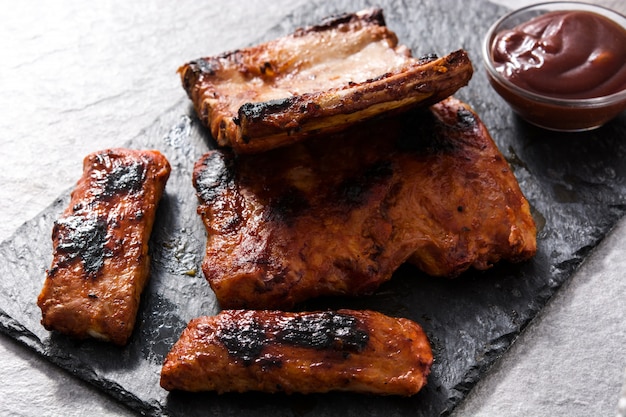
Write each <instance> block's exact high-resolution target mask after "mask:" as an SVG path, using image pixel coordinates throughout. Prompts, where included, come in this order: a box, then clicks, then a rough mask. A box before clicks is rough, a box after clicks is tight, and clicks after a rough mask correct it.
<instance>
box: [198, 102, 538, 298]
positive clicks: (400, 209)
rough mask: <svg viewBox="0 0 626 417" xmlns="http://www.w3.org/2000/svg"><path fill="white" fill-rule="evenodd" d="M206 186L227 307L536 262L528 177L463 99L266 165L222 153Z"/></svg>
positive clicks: (293, 150) (212, 157) (208, 167)
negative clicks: (401, 270) (523, 181)
mask: <svg viewBox="0 0 626 417" xmlns="http://www.w3.org/2000/svg"><path fill="white" fill-rule="evenodd" d="M193 181H194V186H195V188H196V190H197V195H198V198H199V207H198V213H199V214H200V216H201V217H202V220H203V222H204V225H205V227H206V229H207V235H208V236H207V245H206V253H205V258H204V261H203V265H202V269H203V272H204V274H205V277H206V278H207V279H208V281H209V283H210V284H211V287H212V288H213V290H214V292H215V294H216V296H217V298H218V301H219V302H220V304H221V305H222V307H223V308H291V307H292V306H294V305H295V304H296V303H298V302H301V301H304V300H306V299H309V298H312V297H318V296H322V295H360V294H367V293H371V292H372V291H374V290H375V289H376V288H377V287H378V286H379V285H380V284H381V283H383V282H384V281H386V280H388V279H389V278H390V277H391V275H392V274H393V272H394V271H395V270H396V269H397V268H398V267H399V266H400V265H401V264H402V263H403V262H406V261H408V262H410V263H412V264H415V265H417V266H418V267H419V268H421V269H422V270H423V271H425V272H426V273H428V274H431V275H435V276H456V275H458V274H460V273H461V272H463V271H465V270H467V269H468V268H470V267H474V268H477V269H487V268H489V267H490V266H491V265H492V264H493V263H495V262H498V261H499V260H501V259H504V260H509V261H513V262H515V261H522V260H525V259H528V258H530V257H532V256H533V255H534V253H535V251H536V228H535V224H534V221H533V219H532V217H531V215H530V209H529V205H528V202H527V200H526V199H525V197H524V195H523V194H522V192H521V190H520V187H519V184H518V183H517V180H516V178H515V177H514V175H513V173H512V172H511V170H510V168H509V165H508V164H507V162H506V160H505V159H504V157H503V156H502V154H501V153H500V151H499V150H498V148H497V147H496V145H495V144H494V142H493V140H492V139H491V137H490V136H489V133H488V132H487V130H486V128H485V126H484V125H483V124H482V122H481V121H480V120H479V118H478V116H477V115H476V114H475V113H474V112H473V111H472V110H471V109H470V108H469V106H467V105H465V104H463V103H462V102H460V101H458V100H456V99H454V98H449V99H447V100H444V101H442V102H440V103H438V104H436V105H434V106H432V107H431V109H430V110H415V111H412V112H410V113H406V114H403V115H397V116H395V117H391V118H385V119H379V120H375V121H374V120H373V121H370V122H365V123H363V124H360V125H358V126H354V127H353V128H351V129H350V130H348V131H345V132H343V133H340V134H338V136H334V137H328V138H324V139H321V138H320V139H316V140H308V141H304V142H301V143H299V144H295V145H293V146H290V147H285V148H280V149H275V150H273V151H269V152H266V153H263V154H257V155H239V156H237V155H235V154H233V153H231V152H229V151H227V150H214V151H211V152H208V153H207V154H205V155H204V156H203V157H202V158H201V159H200V160H199V161H198V162H197V163H196V166H195V170H194V175H193Z"/></svg>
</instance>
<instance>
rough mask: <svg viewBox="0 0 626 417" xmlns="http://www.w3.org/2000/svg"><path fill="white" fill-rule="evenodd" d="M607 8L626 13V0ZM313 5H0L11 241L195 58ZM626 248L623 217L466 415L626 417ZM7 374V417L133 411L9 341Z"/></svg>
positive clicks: (147, 116) (3, 157)
mask: <svg viewBox="0 0 626 417" xmlns="http://www.w3.org/2000/svg"><path fill="white" fill-rule="evenodd" d="M593 2H597V3H601V4H603V5H606V6H608V7H611V8H613V9H615V10H617V11H620V12H621V13H626V1H624V0H605V1H600V0H594V1H593ZM304 3H305V0H296V1H293V0H292V1H276V0H274V1H268V0H255V1H249V2H245V4H244V3H243V2H241V3H236V2H231V1H224V0H220V1H211V2H194V1H189V0H185V1H177V2H166V1H152V2H150V1H135V2H125V1H115V0H111V1H100V2H84V1H79V0H61V1H57V2H54V4H46V5H45V6H44V5H43V4H42V3H40V2H35V1H23V2H10V1H4V0H2V1H0V21H1V24H0V53H1V55H0V56H1V58H0V144H1V149H2V151H1V152H0V161H1V163H2V165H1V166H2V169H0V213H1V214H2V222H0V241H3V240H6V239H7V238H9V237H10V236H11V234H12V233H13V232H14V231H15V229H16V228H17V227H18V226H19V225H21V224H22V223H23V222H25V221H27V220H29V219H31V218H32V217H34V216H35V215H37V214H38V213H39V212H40V211H41V210H43V209H44V208H45V207H46V206H48V205H49V204H50V203H51V202H52V201H54V199H55V198H56V197H57V196H58V195H60V194H61V193H63V192H64V191H66V190H67V189H68V188H70V187H71V186H72V185H73V184H74V183H75V181H76V179H77V178H78V177H79V176H80V174H81V167H80V164H77V163H76V161H77V160H82V157H83V156H84V155H85V154H87V153H88V152H90V151H92V150H94V149H100V148H105V147H108V146H114V145H117V144H119V143H120V141H125V140H127V139H130V138H132V137H134V136H136V135H137V134H138V133H139V132H140V131H141V129H143V128H145V127H147V126H149V125H150V124H151V123H152V122H153V121H154V120H155V119H156V118H157V117H158V116H159V115H160V114H162V113H163V112H164V111H165V110H166V109H167V108H168V107H169V106H171V105H172V103H176V102H177V101H178V100H179V99H180V98H181V96H183V94H184V92H183V91H182V89H181V87H180V84H179V80H178V77H176V76H175V74H173V71H174V70H175V69H176V68H177V67H178V66H179V65H180V64H181V63H183V62H186V61H187V60H189V58H190V57H197V56H203V55H209V54H213V53H219V52H221V51H225V50H229V49H233V48H236V47H240V46H242V45H241V44H240V39H250V40H253V39H255V37H256V34H258V33H259V32H261V31H263V30H264V29H268V28H270V27H272V26H273V25H275V24H276V20H277V16H281V15H284V14H286V13H288V12H289V10H291V9H295V8H297V7H299V6H300V5H302V4H304ZM497 3H500V4H503V5H505V6H507V7H511V8H513V7H521V6H523V5H525V4H529V3H533V1H514V0H498V1H497ZM207 22H209V23H210V24H207ZM490 23H491V22H485V30H486V28H487V26H488V25H489V24H490ZM112 62H114V65H112V64H111V63H112ZM86 75H87V76H86ZM625 163H626V161H625ZM625 248H626V219H622V221H620V222H619V224H618V225H617V226H616V228H615V229H614V230H613V232H612V233H611V234H610V235H609V236H608V237H607V238H606V239H605V240H604V241H603V242H602V243H601V244H600V245H599V247H597V248H596V250H594V252H593V253H592V255H591V256H590V257H589V258H588V259H587V260H586V261H585V263H584V264H583V265H582V267H581V268H580V269H579V271H578V272H577V273H576V274H575V275H574V276H573V277H572V279H571V280H570V281H569V282H568V283H567V284H565V285H564V286H563V288H562V289H561V290H560V291H559V292H558V294H557V295H556V296H555V297H554V299H552V300H551V301H550V302H549V304H548V305H547V306H546V308H545V309H544V310H542V312H541V313H540V314H539V316H538V317H537V318H536V319H535V320H534V321H533V323H531V325H529V326H528V328H527V329H526V331H525V332H524V333H523V334H522V335H521V336H520V337H519V338H518V340H517V341H516V343H515V344H514V345H513V347H512V348H511V349H510V350H509V351H508V352H507V353H506V354H505V355H504V356H503V357H502V358H501V360H499V361H498V362H497V363H496V365H495V366H494V367H493V368H492V370H491V371H490V372H489V373H488V374H487V375H486V376H485V377H484V378H483V379H482V380H481V381H480V382H479V383H478V384H477V386H476V387H475V388H474V389H473V390H472V392H471V393H470V395H469V396H468V398H467V399H466V400H465V401H464V402H463V403H462V404H461V406H460V407H458V408H457V410H456V411H455V413H454V415H455V416H621V417H626V392H624V388H623V387H624V385H625V384H624V382H625V381H626V374H625V370H626V353H625V352H626V347H625V346H626V303H625V302H624V294H626V280H624V272H623V271H625V270H626V256H624V255H626V249H625ZM2 279H11V277H2ZM0 369H1V371H0V415H1V416H13V415H17V416H83V415H105V416H127V415H133V414H132V412H130V411H129V410H127V409H126V408H125V407H123V406H122V405H120V404H118V403H117V402H115V401H112V400H111V399H109V398H108V397H107V396H106V395H105V394H103V393H101V392H100V391H97V390H95V389H93V388H91V387H90V386H88V385H86V384H84V383H83V382H81V381H79V380H77V379H76V378H75V377H73V376H72V375H71V374H70V373H68V372H65V371H63V370H61V369H59V368H57V367H55V366H53V365H50V364H49V363H48V362H46V361H45V360H43V359H41V358H39V357H38V356H37V355H35V354H33V353H31V352H30V351H28V350H26V349H25V348H24V347H23V346H21V345H19V344H17V343H16V342H15V341H13V340H12V339H10V338H8V337H6V336H4V335H0Z"/></svg>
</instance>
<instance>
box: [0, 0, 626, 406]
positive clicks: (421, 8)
mask: <svg viewBox="0 0 626 417" xmlns="http://www.w3.org/2000/svg"><path fill="white" fill-rule="evenodd" d="M371 5H375V6H380V7H382V8H383V9H384V10H385V15H386V20H387V24H388V25H389V26H390V27H391V28H392V29H393V30H394V31H396V33H397V34H398V37H399V39H400V41H401V42H402V43H404V44H406V45H408V46H409V47H411V49H412V50H413V53H414V55H416V56H420V55H425V54H429V53H433V52H434V53H437V54H439V55H443V54H446V53H447V52H449V51H452V50H455V49H458V48H464V49H466V50H468V51H469V53H470V56H471V58H472V59H473V61H474V64H475V71H476V72H475V75H474V77H473V79H472V81H471V82H470V85H469V86H468V87H466V88H464V89H463V90H462V91H460V92H459V93H458V94H457V96H458V97H459V98H461V99H463V100H465V101H467V102H468V103H470V104H471V105H472V106H473V107H474V109H475V110H476V111H477V113H478V114H479V115H480V116H481V118H482V119H483V121H484V122H485V124H486V125H487V126H488V128H489V129H490V132H491V134H492V136H493V137H494V139H495V141H496V143H497V144H498V146H499V148H500V150H501V151H502V152H503V154H504V155H505V157H506V158H507V160H508V161H509V163H510V164H511V167H512V168H513V170H514V172H515V175H516V176H517V178H518V180H519V182H520V185H521V188H522V190H523V191H524V193H525V195H526V196H527V197H528V199H529V201H530V203H531V205H532V208H533V215H534V216H535V218H536V220H537V223H538V226H539V235H538V248H539V250H538V253H537V256H536V257H535V258H534V259H533V260H532V261H529V262H526V263H523V264H518V265H510V264H500V265H497V266H496V267H494V268H493V269H491V270H489V271H487V272H475V271H470V272H468V273H466V274H464V275H463V276H461V277H460V278H458V279H456V280H453V281H449V280H445V279H434V278H430V277H428V276H425V275H424V274H422V273H420V272H419V271H418V270H416V269H415V268H413V267H411V266H403V267H401V268H400V270H398V272H397V273H396V274H395V276H394V278H393V279H392V280H391V281H390V282H388V283H387V284H385V285H383V286H382V287H381V288H380V290H379V291H377V292H376V293H375V294H373V295H372V296H369V297H363V298H358V299H349V300H346V299H330V300H316V301H313V302H310V303H309V304H308V305H307V306H306V307H307V308H310V309H313V308H328V307H350V308H371V309H375V310H379V311H382V312H384V313H386V314H389V315H392V316H403V317H408V318H411V319H413V320H415V321H417V322H418V323H420V324H421V325H422V326H423V327H424V329H425V331H426V332H427V334H428V336H429V338H430V340H431V343H432V345H433V350H434V354H435V363H434V366H433V369H432V374H431V376H430V377H429V383H428V385H427V387H426V388H425V389H424V390H423V391H422V392H420V393H419V394H418V395H416V396H414V397H411V398H396V397H376V396H364V395H355V394H327V395H309V396H303V395H290V396H288V395H265V394H257V393H254V394H243V395H234V394H228V395H221V396H218V395H215V394H212V393H206V394H184V393H172V394H168V393H167V392H166V391H164V390H162V389H161V388H160V387H159V385H158V380H159V372H160V368H161V363H162V361H163V359H164V357H165V355H166V354H167V352H168V351H169V349H170V347H171V346H172V344H173V343H174V342H175V341H176V340H177V338H178V336H179V334H180V333H181V331H182V329H183V328H184V326H185V325H186V323H187V322H188V320H190V319H191V318H193V317H196V316H199V315H207V314H214V313H216V312H217V311H218V306H217V304H216V302H215V297H214V295H213V293H212V291H211V290H210V288H209V286H208V284H207V283H206V281H205V280H204V278H203V276H202V273H201V272H200V263H201V260H202V255H203V250H204V243H205V231H204V228H203V227H202V224H201V222H200V219H199V217H198V216H197V215H196V211H195V210H196V199H195V195H194V190H193V188H192V186H191V170H192V167H193V163H194V162H195V161H196V160H197V159H198V158H199V157H200V156H201V155H202V154H203V153H204V152H205V151H206V150H208V149H209V148H210V147H211V146H212V140H211V138H210V137H209V135H208V133H207V132H206V130H205V129H204V128H202V127H201V126H200V124H199V123H198V121H197V119H196V118H195V116H194V114H193V111H192V108H191V106H190V104H189V102H188V100H187V99H186V98H184V97H183V98H181V100H180V101H179V103H177V104H176V105H175V106H173V107H172V108H171V109H170V110H168V111H167V112H165V113H164V114H163V115H162V117H161V118H159V120H157V121H155V123H154V124H153V125H152V126H150V127H149V128H148V129H146V130H145V131H144V132H142V133H141V134H140V135H139V136H137V137H135V138H133V139H131V140H130V142H128V143H124V142H121V143H120V146H129V147H133V148H157V149H160V150H161V151H163V152H164V153H165V155H166V156H167V157H168V159H169V160H170V162H171V164H172V167H173V172H172V176H171V177H170V180H169V182H168V185H167V188H166V195H165V196H164V198H163V200H162V202H161V204H160V207H159V212H158V217H157V222H156V224H155V228H154V233H153V236H152V239H151V254H152V258H153V262H152V269H151V274H152V278H151V281H150V283H149V286H148V288H147V289H146V291H145V294H144V296H143V297H142V301H141V308H140V312H139V316H138V320H137V326H136V329H135V332H134V335H133V337H132V340H131V342H130V344H129V345H128V346H126V347H124V348H117V347H113V346H111V345H109V344H104V343H99V342H94V341H84V342H77V341H73V340H70V339H68V338H66V337H64V336H60V335H56V334H51V333H49V332H47V331H45V330H44V329H43V327H41V325H40V324H39V320H40V317H41V316H40V311H39V309H38V308H37V306H36V298H37V295H38V293H39V291H40V290H41V286H42V284H43V280H44V277H45V269H46V268H47V267H48V266H49V265H50V261H51V259H52V253H51V250H52V243H51V239H50V234H51V230H52V224H53V222H54V220H55V219H56V218H57V217H58V216H59V214H60V213H61V211H62V210H63V209H64V208H65V206H66V204H67V202H68V201H69V191H70V190H68V191H67V192H66V193H64V194H63V195H62V196H60V197H59V198H58V199H57V200H56V201H54V202H53V203H52V204H51V205H50V207H48V208H47V209H46V210H44V211H43V212H42V213H41V214H40V215H38V216H36V217H35V218H34V219H32V220H31V221H29V222H27V223H26V224H24V225H23V226H22V227H21V228H20V229H18V230H17V231H16V233H15V234H14V235H13V236H12V237H11V238H10V239H9V240H7V241H5V242H3V243H2V244H1V245H0V272H1V273H2V276H3V277H4V279H3V280H1V281H0V306H1V310H0V330H2V331H3V332H4V333H6V334H8V335H10V336H12V337H14V338H15V339H17V340H18V341H20V342H22V343H23V344H25V345H27V346H29V347H30V348H32V349H34V350H35V351H36V352H38V353H40V354H41V355H43V356H45V357H47V358H48V359H50V360H51V361H52V362H54V363H56V364H58V365H59V366H61V367H63V368H65V369H67V370H69V371H70V372H72V373H74V374H75V375H76V376H77V377H79V378H82V379H84V380H87V381H89V382H91V383H93V384H94V385H96V386H98V387H100V388H101V389H102V390H104V391H106V392H108V393H109V394H111V395H112V396H114V397H115V398H118V399H119V400H120V401H122V402H124V403H125V404H127V405H128V406H130V407H131V408H133V409H135V410H137V411H138V412H140V413H142V414H146V415H171V416H177V415H189V416H195V415H216V416H231V415H232V416H234V415H237V416H240V415H251V416H265V415H268V414H270V413H271V414H272V415H275V416H292V415H323V416H325V415H340V414H341V415H344V416H360V415H372V416H378V415H380V416H404V415H411V416H436V415H441V414H444V415H445V414H448V413H449V412H451V411H452V410H453V409H454V407H455V406H456V405H457V404H458V403H459V402H460V401H461V400H462V399H463V398H464V397H465V395H466V394H467V392H468V391H469V390H470V389H471V388H472V386H473V385H474V384H475V383H476V381H478V379H479V378H480V377H481V376H482V375H483V374H484V373H485V372H486V371H487V370H488V368H489V367H490V365H492V364H493V362H494V361H495V360H497V358H498V357H499V356H500V355H501V354H502V353H503V352H504V351H505V350H506V349H507V348H508V347H509V346H510V345H511V343H513V342H514V340H515V338H516V337H517V335H518V334H519V333H520V331H521V330H522V329H523V328H524V327H525V326H526V325H527V324H528V323H529V321H530V320H531V319H532V318H533V317H534V316H535V315H536V314H537V312H538V311H539V310H540V309H541V308H542V307H543V306H544V305H545V303H546V301H547V300H548V299H549V298H550V297H551V296H552V295H553V294H554V293H555V292H556V291H557V290H558V289H559V287H560V286H561V285H562V284H563V283H564V282H565V281H566V280H567V279H568V278H569V277H570V276H571V274H572V273H573V272H574V271H575V270H576V268H577V266H578V265H579V264H580V263H581V262H582V261H583V259H584V258H585V257H586V255H587V254H588V253H589V252H590V250H592V249H593V248H594V247H595V246H596V245H597V244H598V243H599V242H600V240H601V239H602V238H603V237H604V236H605V235H606V234H607V233H608V232H609V231H610V229H611V228H612V227H613V225H614V224H615V222H616V221H617V220H618V219H619V218H620V217H621V216H623V214H624V213H625V212H626V163H625V162H624V161H626V158H625V157H626V141H624V138H625V137H626V115H625V114H622V115H621V116H620V117H618V118H617V119H616V120H614V121H613V122H612V123H610V124H608V125H607V126H605V127H603V128H601V129H599V130H596V131H593V132H588V133H580V134H556V133H552V132H547V131H544V130H541V129H538V128H535V127H533V126H530V125H528V124H526V123H525V122H523V121H521V120H520V119H518V118H517V117H516V116H514V115H513V114H512V113H511V111H510V110H509V109H508V107H507V106H506V105H505V104H504V102H503V101H502V100H501V99H500V98H499V97H498V96H497V95H496V94H495V93H494V92H493V91H492V90H491V89H490V87H489V86H488V84H487V81H486V78H485V76H484V74H483V72H482V68H481V65H480V53H479V44H480V41H481V38H482V36H483V35H484V32H485V31H486V29H487V27H488V26H489V25H490V24H491V23H492V22H493V21H495V20H496V19H497V18H498V17H499V16H500V15H501V14H502V13H504V12H505V10H504V9H502V8H499V7H497V6H494V5H492V4H490V3H486V2H481V1H478V0H473V1H464V2H457V1H452V0H448V1H440V0H428V1H427V0H422V1H417V2H411V3H409V2H401V1H380V2H377V3H372V2H367V1H347V0H342V1H335V2H333V4H332V5H331V4H325V3H323V2H320V1H314V2H311V3H310V4H308V5H307V6H306V7H304V8H302V9H299V10H297V11H296V12H294V13H292V14H290V15H288V16H286V17H285V19H283V20H282V21H281V23H280V24H279V25H277V26H276V27H275V28H273V29H272V30H271V31H269V32H268V33H265V34H263V35H262V36H260V37H259V39H251V40H250V44H253V43H256V42H258V41H263V40H267V39H271V38H273V37H276V36H280V35H283V34H286V33H289V32H291V31H293V30H294V29H295V28H296V27H299V26H302V25H306V24H312V23H316V22H317V21H319V20H320V19H321V18H323V17H325V16H328V15H331V14H334V13H337V12H345V11H356V10H359V9H360V8H363V7H366V6H371ZM242 46H246V45H242ZM194 58H198V57H189V59H194ZM181 91H182V89H181ZM182 95H183V94H182V93H181V96H182ZM94 150H95V149H94ZM76 163H77V164H80V163H81V161H79V160H77V161H76Z"/></svg>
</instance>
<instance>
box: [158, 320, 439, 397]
mask: <svg viewBox="0 0 626 417" xmlns="http://www.w3.org/2000/svg"><path fill="white" fill-rule="evenodd" d="M432 361H433V355H432V351H431V348H430V345H429V343H428V339H427V337H426V334H425V333H424V332H423V330H422V329H421V327H420V326H419V325H418V324H416V323H414V322H412V321H410V320H408V319H403V318H392V317H388V316H385V315H383V314H381V313H377V312H373V311H354V310H339V311H335V312H331V311H325V312H306V313H285V312H281V311H259V310H256V311H255V310H225V311H222V312H221V313H220V314H218V315H217V316H213V317H201V318H197V319H194V320H192V321H191V322H190V323H189V325H188V326H187V328H186V329H185V331H184V332H183V334H182V335H181V337H180V339H179V340H178V342H177V343H176V344H175V345H174V347H173V348H172V350H171V351H170V353H169V354H168V355H167V358H166V359H165V363H164V365H163V369H162V372H161V386H162V387H163V388H165V389H167V390H184V391H217V392H219V393H223V392H244V391H264V392H271V393H273V392H279V391H280V392H287V393H294V392H299V393H321V392H328V391H355V392H363V393H375V394H383V395H404V396H408V395H413V394H415V393H417V392H418V391H419V390H420V389H421V388H422V387H423V386H424V385H425V384H426V380H427V375H428V373H429V372H430V366H431V364H432Z"/></svg>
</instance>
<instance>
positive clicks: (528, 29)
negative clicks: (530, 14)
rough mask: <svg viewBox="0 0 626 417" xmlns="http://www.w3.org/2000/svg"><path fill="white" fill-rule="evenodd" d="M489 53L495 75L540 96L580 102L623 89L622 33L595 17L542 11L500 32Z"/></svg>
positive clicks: (625, 34)
mask: <svg viewBox="0 0 626 417" xmlns="http://www.w3.org/2000/svg"><path fill="white" fill-rule="evenodd" d="M492 52H493V59H494V65H495V67H496V70H497V71H498V72H500V73H501V74H502V75H503V76H504V77H505V78H507V79H508V80H509V81H511V82H512V83H513V84H515V85H517V86H519V87H522V88H524V89H527V90H530V91H533V92H535V93H538V94H543V95H547V96H552V97H559V98H565V99H580V98H593V97H600V96H605V95H608V94H612V93H616V92H619V91H621V90H623V89H625V88H626V30H625V29H624V28H622V27H621V26H620V25H618V24H617V23H615V22H613V21H611V20H610V19H608V18H606V17H604V16H601V15H599V14H597V13H592V12H586V11H556V12H550V13H546V14H544V15H541V16H538V17H536V18H534V19H531V20H529V21H528V22H525V23H522V24H520V25H518V26H516V27H515V28H513V29H510V30H506V31H503V32H501V33H499V34H498V35H497V36H496V38H495V39H494V42H493V44H492Z"/></svg>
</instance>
